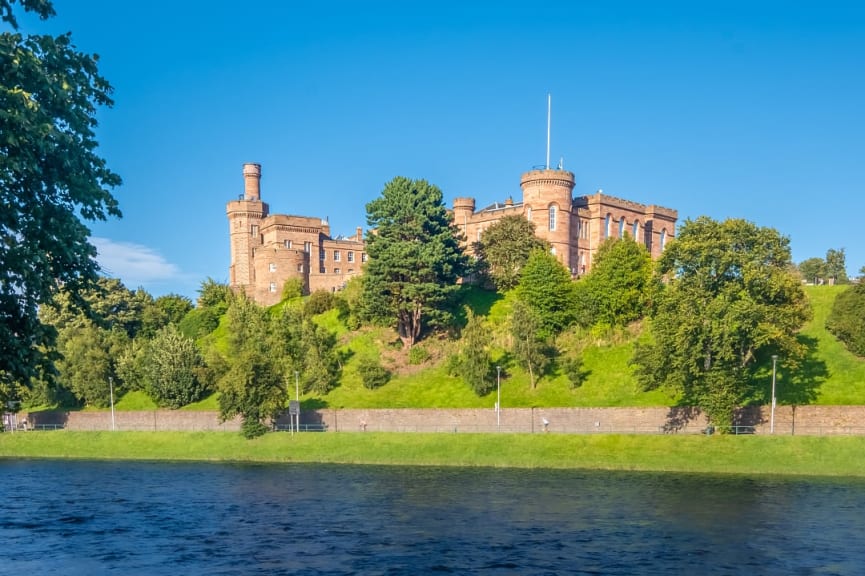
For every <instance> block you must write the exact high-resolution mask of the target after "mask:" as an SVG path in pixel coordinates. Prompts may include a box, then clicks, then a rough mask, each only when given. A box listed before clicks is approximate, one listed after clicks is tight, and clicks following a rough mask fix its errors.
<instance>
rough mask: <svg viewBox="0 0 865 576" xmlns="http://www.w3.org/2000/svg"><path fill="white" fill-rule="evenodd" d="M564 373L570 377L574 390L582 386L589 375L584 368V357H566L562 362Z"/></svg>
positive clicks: (578, 355) (576, 355)
mask: <svg viewBox="0 0 865 576" xmlns="http://www.w3.org/2000/svg"><path fill="white" fill-rule="evenodd" d="M562 372H564V373H565V376H567V377H568V381H570V383H571V387H573V388H579V387H580V386H582V385H583V383H584V382H585V381H586V378H587V377H588V375H589V374H588V372H587V371H586V370H585V369H584V368H583V356H582V355H581V354H575V355H571V356H566V357H565V358H564V359H563V360H562Z"/></svg>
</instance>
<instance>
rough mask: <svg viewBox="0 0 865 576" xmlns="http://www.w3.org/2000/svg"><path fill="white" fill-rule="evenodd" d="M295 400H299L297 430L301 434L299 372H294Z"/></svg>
mask: <svg viewBox="0 0 865 576" xmlns="http://www.w3.org/2000/svg"><path fill="white" fill-rule="evenodd" d="M294 398H295V399H296V400H297V414H296V415H295V418H296V420H295V428H296V429H297V432H300V381H299V380H298V375H297V370H295V371H294Z"/></svg>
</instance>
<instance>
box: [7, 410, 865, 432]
mask: <svg viewBox="0 0 865 576" xmlns="http://www.w3.org/2000/svg"><path fill="white" fill-rule="evenodd" d="M22 419H26V420H27V422H28V426H29V427H31V428H33V427H36V428H49V429H50V428H61V427H62V428H66V429H68V430H111V428H112V423H111V413H110V412H108V411H104V412H31V413H22V414H18V421H19V422H20V421H21V420H22ZM545 419H546V421H547V422H548V425H547V431H548V432H551V433H567V434H594V433H621V434H667V433H670V434H673V433H679V434H699V433H702V432H703V431H704V430H705V429H706V418H705V416H704V415H703V414H702V413H701V412H700V411H699V410H697V409H694V408H664V407H658V408H503V409H502V412H501V414H500V415H497V414H496V412H495V410H493V409H491V408H483V409H447V410H444V409H443V410H420V409H375V410H373V409H369V410H363V409H352V410H336V409H334V410H329V409H324V410H306V411H301V420H300V421H301V425H302V427H303V428H305V429H323V430H327V431H329V432H362V431H369V432H442V433H473V432H497V431H498V432H513V433H527V434H530V433H535V432H543V431H544V420H545ZM771 420H772V414H771V409H770V408H769V407H768V406H762V407H751V408H747V409H743V410H741V411H740V412H739V413H738V415H737V418H736V422H735V424H736V425H738V426H741V428H738V429H735V430H733V431H734V432H738V433H747V434H752V433H753V434H769V433H770V432H771ZM276 424H277V425H278V426H279V427H280V428H287V427H288V424H289V418H288V416H287V415H286V416H283V417H281V418H279V419H278V420H277V422H276ZM774 424H775V434H788V435H789V434H796V435H820V436H823V435H840V434H848V435H849V434H857V435H858V434H863V435H865V406H778V407H776V409H775V422H774ZM114 426H115V428H116V429H117V430H181V431H200V430H221V431H228V432H236V431H239V430H240V419H239V418H235V419H233V420H230V421H228V422H224V423H221V422H219V416H218V414H217V413H216V412H189V411H183V410H176V411H175V410H152V411H141V412H126V411H123V412H115V415H114Z"/></svg>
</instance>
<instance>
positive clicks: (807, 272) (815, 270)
mask: <svg viewBox="0 0 865 576" xmlns="http://www.w3.org/2000/svg"><path fill="white" fill-rule="evenodd" d="M799 274H801V275H802V279H804V280H805V281H806V282H811V283H812V284H819V283H820V280H822V279H823V278H825V277H826V261H825V260H823V259H822V258H808V259H807V260H803V261H802V262H800V263H799Z"/></svg>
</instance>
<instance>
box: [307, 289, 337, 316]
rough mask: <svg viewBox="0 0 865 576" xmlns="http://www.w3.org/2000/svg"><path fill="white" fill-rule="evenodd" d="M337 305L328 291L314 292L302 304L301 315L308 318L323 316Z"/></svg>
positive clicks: (334, 298) (334, 297) (331, 293)
mask: <svg viewBox="0 0 865 576" xmlns="http://www.w3.org/2000/svg"><path fill="white" fill-rule="evenodd" d="M336 305H337V298H336V296H335V295H334V294H333V292H330V291H329V290H316V291H315V292H313V293H312V294H310V295H309V298H307V299H306V302H304V304H303V313H304V314H306V315H308V316H315V315H316V314H323V313H324V312H327V311H328V310H330V309H331V308H333V307H335V306H336Z"/></svg>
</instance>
